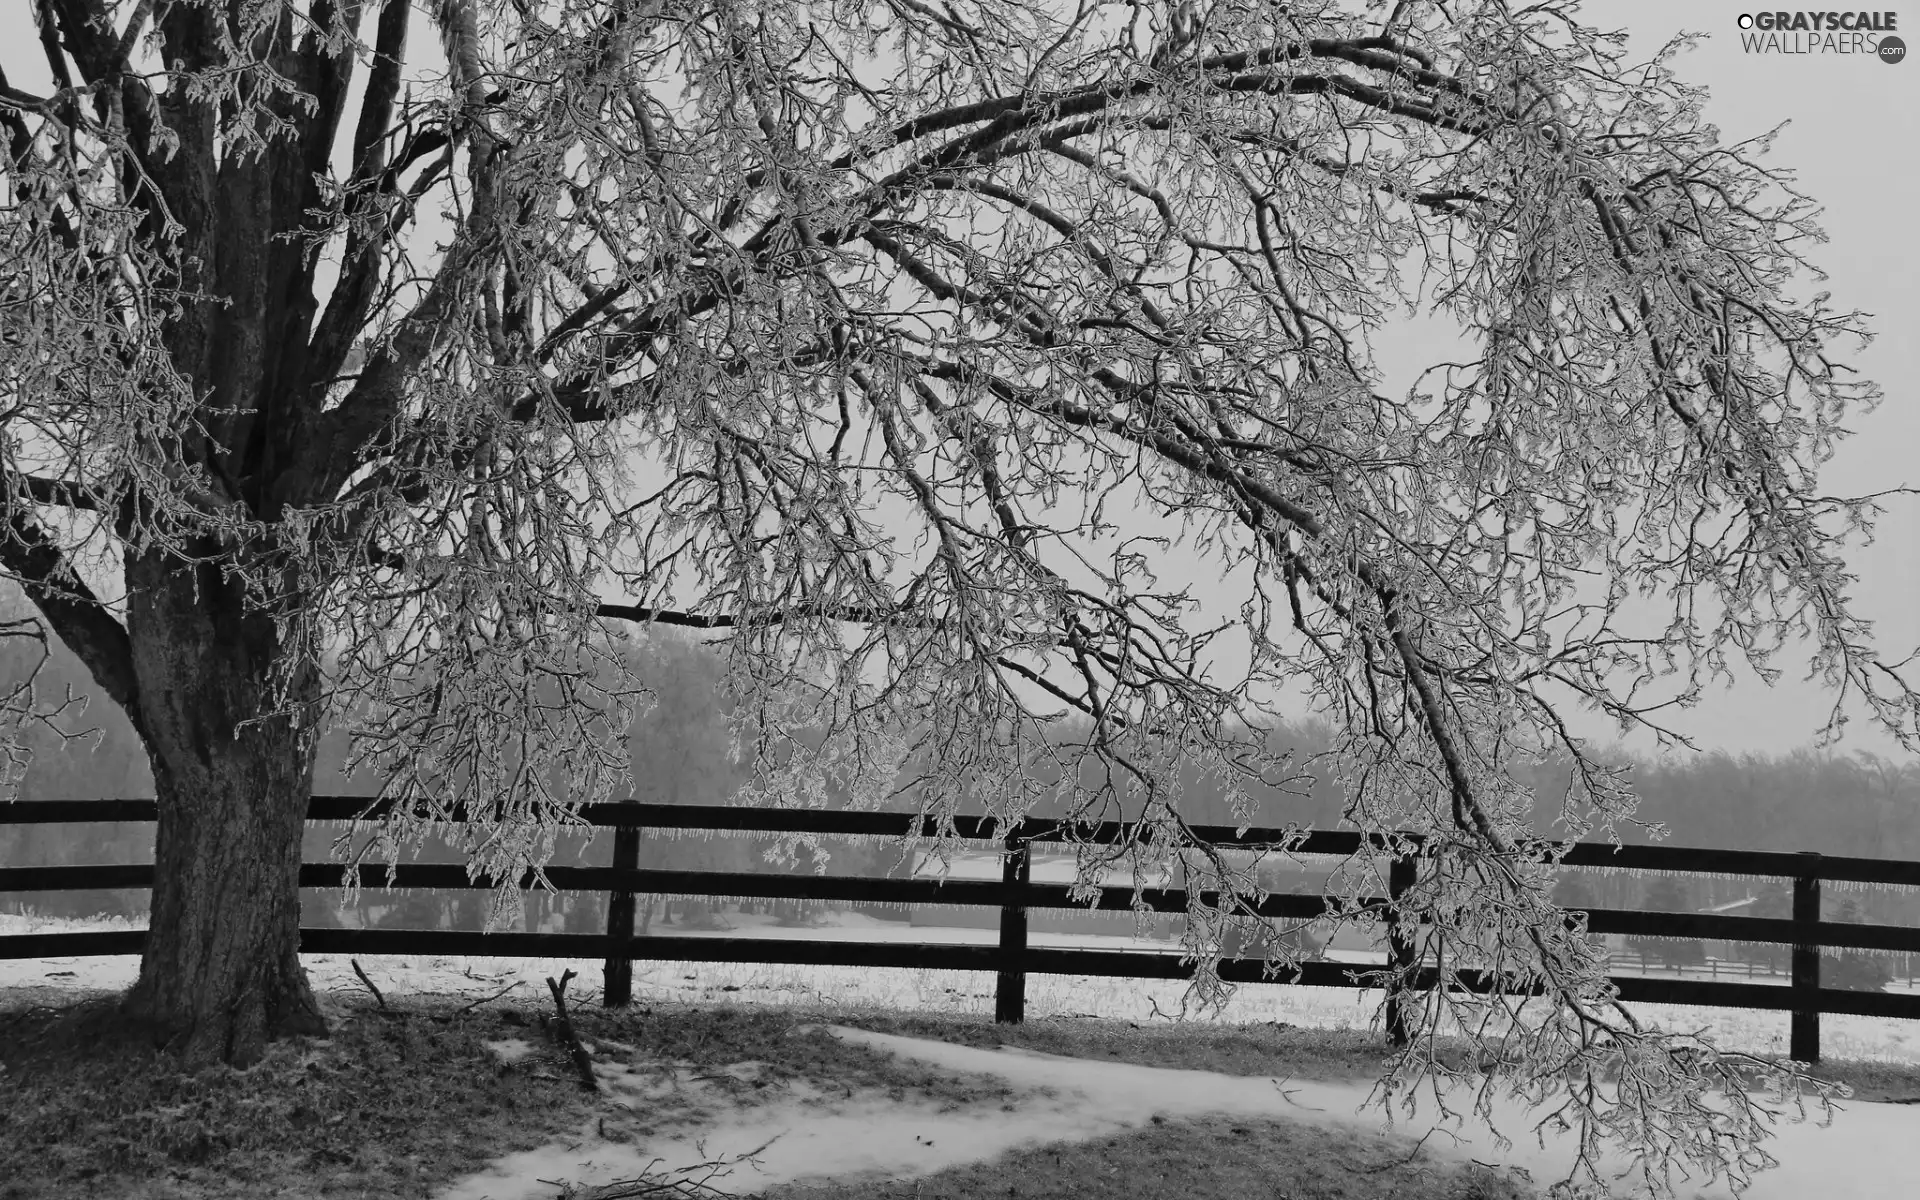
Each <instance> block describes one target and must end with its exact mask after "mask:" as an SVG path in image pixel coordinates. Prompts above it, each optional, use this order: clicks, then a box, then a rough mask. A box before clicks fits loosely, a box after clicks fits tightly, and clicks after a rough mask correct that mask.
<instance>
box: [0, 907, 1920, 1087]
mask: <svg viewBox="0 0 1920 1200" xmlns="http://www.w3.org/2000/svg"><path fill="white" fill-rule="evenodd" d="M728 920H729V921H731V922H732V923H733V924H734V925H735V926H736V927H735V928H734V929H733V930H731V931H727V932H725V933H722V934H713V935H711V936H727V937H747V936H753V937H758V936H765V937H769V938H782V939H790V938H813V939H824V938H846V939H848V940H859V941H883V940H884V941H899V942H938V943H945V944H955V945H990V944H992V940H993V939H992V933H991V931H989V930H982V929H943V928H928V927H919V928H914V927H909V926H906V925H903V924H900V923H898V922H890V921H876V920H872V919H871V918H868V917H865V916H864V915H862V914H858V913H846V914H840V922H841V923H840V924H838V925H837V926H827V927H824V928H817V929H802V928H794V929H782V928H779V927H777V926H775V925H773V924H772V923H771V920H770V919H768V918H755V917H746V916H737V915H735V914H728ZM134 927H136V926H132V925H130V924H129V923H128V922H126V921H124V920H119V919H108V920H101V921H92V922H88V921H65V920H44V919H40V918H35V917H21V916H17V915H12V914H0V934H11V933H54V932H62V931H69V930H71V931H79V930H86V929H126V928H134ZM672 932H674V933H676V934H679V933H681V931H680V930H679V929H674V930H672ZM686 936H698V935H691V934H689V935H686ZM1031 944H1033V945H1035V946H1054V947H1062V946H1074V947H1084V948H1088V949H1103V950H1126V949H1133V950H1156V951H1165V950H1167V949H1168V946H1167V945H1166V944H1164V943H1160V942H1152V941H1146V940H1143V939H1139V938H1131V937H1108V936H1101V935H1094V934H1084V935H1068V934H1046V935H1041V934H1036V935H1035V936H1034V938H1033V940H1032V943H1031ZM353 957H355V958H358V959H359V962H360V965H361V966H362V967H363V968H365V970H366V971H367V973H368V974H369V975H370V976H371V977H372V979H373V980H374V982H375V984H376V985H377V986H379V987H380V988H381V990H382V991H388V992H397V993H407V992H415V993H435V994H443V995H457V996H467V997H478V996H483V995H488V994H490V993H492V992H495V991H499V990H500V989H502V988H507V987H512V986H514V985H516V984H517V985H519V986H518V987H516V988H515V990H516V991H517V992H518V991H527V990H531V991H532V993H533V994H534V995H535V996H541V995H544V994H545V985H544V983H543V982H542V981H543V980H545V979H546V977H547V976H549V975H551V976H554V977H556V978H557V977H558V976H559V975H560V973H561V972H562V971H564V970H566V969H568V968H572V969H573V970H574V971H576V972H578V974H579V978H578V980H577V981H576V982H575V984H574V994H576V995H580V996H583V997H592V998H597V997H598V995H599V992H600V989H601V985H602V964H601V963H600V961H598V960H592V961H577V960H561V959H530V958H458V957H439V956H422V955H378V954H375V955H355V956H353ZM1339 957H1341V958H1343V959H1351V960H1353V961H1355V962H1356V963H1359V962H1364V961H1367V960H1366V959H1365V958H1364V956H1361V955H1357V954H1352V955H1349V954H1341V955H1340V956H1339ZM306 963H307V966H308V970H309V971H310V972H311V974H312V977H313V981H314V986H315V987H316V988H319V989H321V990H325V991H359V990H364V989H363V987H362V985H361V983H360V982H359V980H357V979H355V978H354V975H353V971H352V967H351V966H350V964H349V962H348V956H346V955H339V954H314V955H308V956H306ZM138 969H139V960H138V958H136V957H135V956H133V955H108V956H97V957H88V958H59V959H15V960H0V989H6V990H12V989H29V990H31V991H34V992H42V991H47V992H58V991H68V990H75V991H94V990H109V991H115V990H119V989H122V988H125V987H127V986H128V985H130V984H131V983H132V982H133V980H134V976H135V974H136V973H137V971H138ZM1707 977H1708V976H1706V975H1704V974H1702V975H1701V976H1700V978H1707ZM993 986H994V977H993V976H992V975H991V974H989V973H986V972H978V971H934V970H899V969H888V968H873V967H828V966H779V965H773V966H770V965H763V964H755V963H683V962H636V963H635V964H634V969H633V987H634V998H635V999H636V1000H637V1001H642V1002H644V1001H646V1000H649V999H661V1000H681V1001H687V1000H709V1001H714V1002H727V1003H774V1004H779V1003H790V1002H804V1003H825V1004H881V1005H885V1006H887V1007H891V1008H898V1009H926V1010H934V1011H944V1012H972V1013H984V1014H990V1013H992V1012H993ZM1185 990H1186V985H1185V984H1184V983H1181V982H1179V981H1175V980H1154V979H1099V978H1085V977H1076V976H1065V975H1029V976H1028V977H1027V1013H1028V1015H1029V1016H1033V1017H1043V1016H1068V1015H1075V1014H1081V1015H1090V1016H1101V1017H1116V1018H1123V1019H1127V1020H1135V1021H1148V1020H1154V1019H1156V1018H1165V1017H1171V1016H1175V1015H1177V1014H1179V1012H1180V1002H1181V997H1182V995H1183V994H1184V992H1185ZM1380 1000H1381V996H1380V993H1379V992H1378V991H1374V990H1363V989H1354V988H1324V987H1301V986H1297V985H1292V984H1248V985H1244V986H1242V987H1240V988H1239V989H1238V990H1237V991H1236V993H1235V995H1234V997H1233V999H1232V1000H1231V1001H1230V1002H1229V1003H1228V1005H1227V1007H1226V1009H1225V1010H1224V1011H1223V1012H1221V1013H1220V1014H1218V1015H1217V1016H1215V1017H1212V1018H1205V1019H1214V1020H1219V1021H1223V1022H1243V1023H1251V1022H1266V1021H1279V1022H1282V1023H1285V1024H1288V1025H1296V1026H1300V1027H1303V1028H1320V1029H1365V1028H1368V1027H1369V1026H1370V1025H1371V1024H1372V1022H1373V1021H1374V1018H1375V1015H1376V1013H1377V1011H1378V1009H1379V1006H1380ZM1633 1011H1634V1012H1635V1014H1636V1015H1638V1016H1639V1017H1641V1018H1642V1019H1643V1020H1648V1021H1652V1022H1654V1023H1656V1024H1659V1025H1662V1026H1665V1027H1669V1028H1679V1029H1687V1030H1705V1031H1707V1032H1708V1033H1710V1034H1711V1035H1712V1036H1713V1037H1714V1038H1715V1040H1716V1041H1717V1042H1718V1043H1719V1044H1720V1045H1722V1046H1724V1047H1726V1048H1728V1049H1738V1050H1746V1051H1750V1052H1756V1053H1768V1054H1772V1053H1785V1051H1786V1047H1787V1022H1788V1016H1787V1014H1786V1013H1784V1012H1772V1011H1764V1010H1753V1009H1715V1008H1696V1007H1691V1006H1680V1005H1658V1004H1642V1005H1635V1006H1634V1007H1633ZM1820 1040H1821V1050H1822V1053H1823V1055H1824V1056H1826V1057H1829V1058H1851V1059H1865V1060H1879V1061H1893V1062H1920V1021H1900V1020H1892V1019H1887V1018H1879V1017H1858V1016H1847V1015H1839V1014H1832V1013H1829V1014H1827V1015H1825V1016H1824V1017H1822V1019H1821V1039H1820Z"/></svg>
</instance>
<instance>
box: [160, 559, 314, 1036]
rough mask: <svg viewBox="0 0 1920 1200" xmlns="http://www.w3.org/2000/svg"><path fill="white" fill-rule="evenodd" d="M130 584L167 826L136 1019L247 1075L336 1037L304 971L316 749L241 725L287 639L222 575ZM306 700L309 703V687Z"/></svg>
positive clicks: (254, 708)
mask: <svg viewBox="0 0 1920 1200" xmlns="http://www.w3.org/2000/svg"><path fill="white" fill-rule="evenodd" d="M196 574H197V576H198V577H197V578H196V577H195V576H196ZM128 585H129V588H128V590H129V597H130V598H129V602H128V625H129V630H130V632H131V633H132V634H133V637H132V643H133V647H134V650H133V655H134V663H135V669H136V671H137V672H138V674H139V676H140V701H141V708H142V715H143V717H144V718H145V723H146V729H147V731H148V737H147V752H148V755H149V757H150V759H151V760H152V764H153V778H154V785H155V787H156V789H157V795H158V797H159V823H158V829H157V832H156V836H155V842H154V887H153V901H152V912H151V916H150V921H149V926H148V933H147V945H146V950H145V952H144V953H143V955H142V956H141V960H140V978H139V981H138V982H137V983H135V984H134V987H133V989H132V991H131V992H129V993H128V995H127V998H126V1002H125V1011H126V1012H127V1013H128V1015H129V1016H131V1017H133V1018H134V1019H136V1020H138V1021H140V1022H141V1023H143V1024H145V1025H147V1026H148V1027H149V1028H150V1029H151V1031H152V1032H153V1035H154V1037H155V1040H156V1041H157V1042H158V1043H160V1044H163V1045H165V1046H167V1047H168V1048H169V1049H171V1050H173V1051H174V1052H176V1053H177V1054H179V1055H180V1056H181V1058H182V1059H184V1060H185V1061H186V1062H187V1063H189V1064H197V1063H206V1062H216V1061H218V1062H227V1063H231V1064H234V1065H236V1066H244V1065H246V1064H248V1063H251V1062H253V1061H255V1060H257V1059H258V1058H259V1057H260V1055H261V1054H262V1053H263V1052H264V1051H265V1049H266V1045H267V1043H268V1042H269V1041H270V1040H272V1039H274V1038H276V1037H280V1036H284V1035H289V1034H315V1035H324V1034H325V1033H326V1022H325V1020H324V1019H323V1018H322V1017H321V1015H320V1010H319V1008H318V1006H317V1005H316V1004H315V1002H314V997H313V991H312V989H311V988H310V987H309V986H308V983H307V977H306V972H305V970H304V969H303V968H302V967H301V965H300V959H299V937H300V932H299V931H300V890H299V870H300V857H301V843H302V833H303V831H304V829H305V821H306V810H307V802H308V799H309V798H310V795H311V792H312V787H313V783H312V781H313V739H312V737H311V736H310V734H309V732H308V731H307V730H306V729H305V728H296V727H295V723H294V722H292V721H290V720H289V719H287V718H285V717H277V718H274V719H272V720H270V721H265V722H259V723H255V724H250V725H243V724H242V723H243V722H245V721H247V720H249V719H251V718H254V717H256V716H258V715H259V714H260V713H261V712H262V711H263V701H264V700H265V699H266V698H267V694H266V688H265V683H266V681H267V680H268V679H270V678H271V677H272V676H271V670H272V667H273V666H274V656H275V654H276V653H277V652H278V649H277V647H278V639H277V637H276V635H275V633H274V630H273V627H272V623H271V622H270V621H268V620H266V619H265V618H264V617H262V616H260V615H258V614H253V615H249V614H247V613H245V612H244V610H243V608H242V605H241V600H240V597H239V596H238V594H237V592H236V591H235V590H234V589H232V588H231V587H230V586H229V585H226V584H224V583H223V582H222V581H221V580H220V579H219V577H218V575H217V574H216V573H215V572H213V571H209V570H202V571H199V572H197V573H196V572H191V571H184V570H182V569H180V568H179V567H178V566H177V565H173V564H164V563H160V562H157V561H154V560H152V559H134V560H131V561H130V562H129V564H128ZM299 687H300V689H301V691H302V693H303V695H304V696H305V697H306V698H307V699H311V696H312V694H313V689H314V687H315V683H314V679H313V677H312V675H311V673H303V675H302V676H301V679H300V684H299ZM301 724H302V725H303V726H304V725H305V723H304V722H303V723H301Z"/></svg>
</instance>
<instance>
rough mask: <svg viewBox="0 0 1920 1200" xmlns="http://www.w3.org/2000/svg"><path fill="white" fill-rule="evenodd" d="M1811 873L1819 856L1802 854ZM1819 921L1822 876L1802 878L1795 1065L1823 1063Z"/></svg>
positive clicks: (1796, 906)
mask: <svg viewBox="0 0 1920 1200" xmlns="http://www.w3.org/2000/svg"><path fill="white" fill-rule="evenodd" d="M1801 853H1802V854H1804V855H1805V856H1806V858H1807V860H1808V862H1807V865H1808V867H1809V868H1810V869H1812V870H1818V869H1819V866H1818V864H1819V860H1820V856H1819V855H1818V854H1815V853H1814V852H1812V851H1810V850H1807V851H1802V852H1801ZM1819 919H1820V877H1819V876H1818V875H1801V876H1798V877H1796V878H1795V879H1794V881H1793V922H1794V924H1795V925H1798V926H1800V927H1801V928H1800V929H1799V930H1797V931H1796V935H1795V937H1794V941H1793V983H1792V987H1793V991H1794V997H1793V998H1794V1002H1795V1003H1794V1006H1793V1029H1792V1034H1791V1036H1790V1037H1789V1038H1788V1054H1787V1057H1789V1058H1791V1059H1793V1060H1794V1061H1796V1062H1804V1063H1817V1062H1819V1061H1820V945H1819V942H1818V940H1817V938H1818V936H1819V935H1818V934H1816V933H1815V932H1814V931H1813V930H1812V929H1811V928H1809V926H1811V925H1812V924H1813V923H1814V922H1816V921H1818V920H1819Z"/></svg>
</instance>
